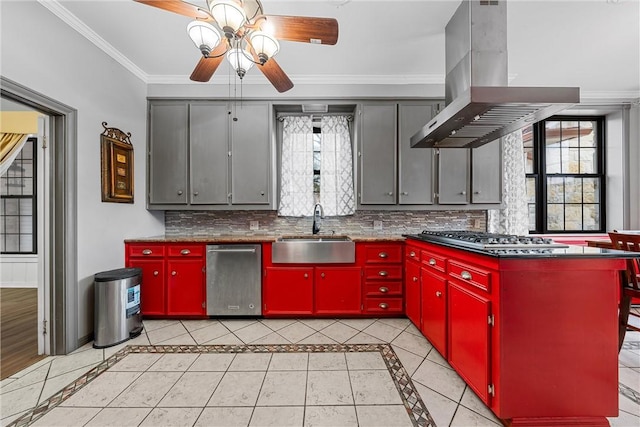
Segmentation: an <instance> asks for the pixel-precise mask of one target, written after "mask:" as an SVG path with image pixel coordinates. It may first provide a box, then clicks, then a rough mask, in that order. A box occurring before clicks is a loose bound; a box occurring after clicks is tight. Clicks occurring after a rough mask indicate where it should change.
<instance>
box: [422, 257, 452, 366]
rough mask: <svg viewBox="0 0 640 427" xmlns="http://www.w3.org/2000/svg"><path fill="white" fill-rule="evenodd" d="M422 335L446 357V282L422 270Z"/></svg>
mask: <svg viewBox="0 0 640 427" xmlns="http://www.w3.org/2000/svg"><path fill="white" fill-rule="evenodd" d="M420 275H421V282H422V301H421V305H422V328H421V329H420V330H421V331H422V334H423V335H424V336H425V337H427V339H428V340H429V342H431V344H433V346H434V347H435V348H436V350H438V351H439V352H440V354H441V355H442V356H443V357H444V358H446V357H447V323H446V322H447V295H446V289H447V280H446V279H444V278H442V277H440V276H437V275H435V274H433V273H430V272H429V271H427V270H426V269H424V268H423V269H422V271H421V273H420Z"/></svg>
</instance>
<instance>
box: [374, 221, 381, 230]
mask: <svg viewBox="0 0 640 427" xmlns="http://www.w3.org/2000/svg"><path fill="white" fill-rule="evenodd" d="M373 229H374V230H382V221H373Z"/></svg>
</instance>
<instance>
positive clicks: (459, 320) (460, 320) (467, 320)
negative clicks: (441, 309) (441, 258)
mask: <svg viewBox="0 0 640 427" xmlns="http://www.w3.org/2000/svg"><path fill="white" fill-rule="evenodd" d="M448 299H449V330H448V332H449V334H448V335H449V363H450V364H451V366H453V368H454V369H455V370H456V371H458V374H460V376H461V377H462V378H463V379H464V380H465V382H466V383H467V384H468V385H469V386H470V387H471V388H472V389H473V391H475V392H476V394H477V395H478V397H480V399H482V401H483V402H484V403H486V404H487V405H490V404H491V402H490V401H489V400H490V396H491V395H490V394H489V393H490V388H489V386H490V376H489V366H490V365H489V360H490V359H489V349H490V347H489V344H490V327H491V324H490V319H491V318H490V314H491V302H490V301H489V300H487V299H486V298H484V297H482V296H480V295H478V294H476V293H474V292H471V291H469V290H467V289H465V288H464V287H462V286H459V285H457V284H456V283H451V282H449V295H448Z"/></svg>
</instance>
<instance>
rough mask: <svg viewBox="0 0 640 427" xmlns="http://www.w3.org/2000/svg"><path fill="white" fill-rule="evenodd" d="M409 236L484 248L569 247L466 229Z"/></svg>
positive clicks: (536, 238)
mask: <svg viewBox="0 0 640 427" xmlns="http://www.w3.org/2000/svg"><path fill="white" fill-rule="evenodd" d="M411 237H413V238H416V239H420V240H424V241H426V242H442V243H449V244H452V245H456V246H463V247H468V248H473V249H485V250H518V249H522V250H542V249H560V248H568V247H569V246H568V245H564V244H561V243H555V242H554V241H553V240H552V239H549V238H543V237H539V236H516V235H513V234H496V233H486V232H479V231H468V230H454V231H431V230H424V231H423V232H422V233H420V234H414V235H411Z"/></svg>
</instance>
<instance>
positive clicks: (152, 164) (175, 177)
mask: <svg viewBox="0 0 640 427" xmlns="http://www.w3.org/2000/svg"><path fill="white" fill-rule="evenodd" d="M149 108H150V110H149V114H150V119H149V158H148V165H149V168H148V170H149V204H150V205H152V204H186V203H187V194H188V190H189V188H188V183H187V152H188V144H187V141H188V129H187V127H188V114H189V112H188V111H189V106H188V104H187V103H186V102H178V103H165V102H159V103H154V104H151V105H150V107H149Z"/></svg>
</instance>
